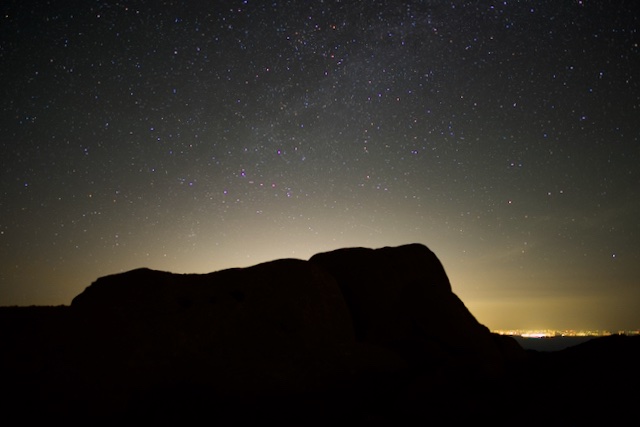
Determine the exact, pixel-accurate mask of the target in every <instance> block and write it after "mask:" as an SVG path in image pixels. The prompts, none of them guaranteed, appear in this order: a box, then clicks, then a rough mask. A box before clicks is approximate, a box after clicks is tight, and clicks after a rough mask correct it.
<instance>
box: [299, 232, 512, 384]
mask: <svg viewBox="0 0 640 427" xmlns="http://www.w3.org/2000/svg"><path fill="white" fill-rule="evenodd" d="M310 261H311V262H312V263H315V264H318V265H320V266H322V268H323V269H324V270H326V271H328V272H329V274H331V275H332V276H333V277H334V278H335V279H336V281H337V282H338V285H339V286H340V289H341V290H342V292H343V294H344V296H345V300H346V302H347V305H348V306H349V308H350V311H351V315H352V316H353V323H354V327H355V331H356V335H357V337H358V338H359V339H360V340H362V341H367V342H371V343H372V344H376V345H380V346H383V347H387V348H391V349H393V350H395V351H397V352H399V353H400V354H403V355H404V356H405V357H408V358H415V360H414V362H415V363H416V364H417V365H420V366H423V367H424V366H425V365H426V362H430V363H433V364H436V365H437V367H438V369H439V368H441V366H440V365H441V364H443V363H452V362H453V363H454V364H455V368H456V369H462V367H463V365H469V364H470V365H473V366H472V367H471V369H472V370H473V373H474V374H480V373H482V372H483V371H484V372H485V373H487V374H492V373H495V372H493V371H499V370H500V368H501V366H502V363H503V360H502V355H501V353H500V348H499V347H498V346H496V343H495V342H494V339H493V338H492V337H491V334H490V332H489V330H488V329H487V328H486V327H485V326H483V325H481V324H480V323H478V321H477V320H476V319H475V318H474V317H473V315H472V314H471V313H470V312H469V310H467V308H466V307H465V306H464V304H463V303H462V301H461V300H460V299H459V298H458V297H457V296H456V295H455V294H454V293H453V292H452V291H451V284H450V283H449V278H448V277H447V274H446V272H445V270H444V268H443V266H442V264H441V263H440V260H438V258H437V257H436V255H435V254H434V253H433V252H431V251H430V250H429V249H428V248H427V247H426V246H423V245H419V244H413V245H406V246H400V247H395V248H390V247H386V248H382V249H376V250H374V249H365V248H348V249H340V250H336V251H333V252H327V253H321V254H317V255H314V256H313V257H311V259H310Z"/></svg>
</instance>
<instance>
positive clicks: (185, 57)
mask: <svg viewBox="0 0 640 427" xmlns="http://www.w3.org/2000/svg"><path fill="white" fill-rule="evenodd" d="M0 9H1V10H2V16H1V17H0V19H2V25H1V26H0V37H1V38H0V41H1V47H0V61H1V65H0V81H1V82H2V84H1V88H2V89H1V90H2V98H1V102H2V111H3V113H2V116H1V118H0V119H1V121H0V131H1V133H0V138H1V156H0V157H1V159H2V160H1V162H2V184H1V185H2V187H1V192H0V195H1V200H0V260H1V264H2V270H1V272H0V304H1V305H31V304H37V305H57V304H69V303H70V301H71V299H72V298H73V297H74V296H75V295H77V294H78V293H80V292H81V291H82V290H83V289H84V288H85V287H86V286H88V285H89V284H90V283H91V282H92V281H93V280H95V279H96V278H97V277H99V276H103V275H107V274H112V273H117V272H120V271H125V270H129V269H133V268H137V267H141V266H146V267H150V268H155V269H160V270H168V271H173V272H210V271H216V270H220V269H224V268H230V267H241V266H248V265H253V264H256V263H259V262H264V261H269V260H272V259H277V258H289V257H292V258H303V259H306V258H308V257H310V256H311V255H312V254H314V253H316V252H320V251H325V250H331V249H336V248H339V247H345V246H367V247H381V246H394V245H399V244H403V243H410V242H420V243H423V244H426V245H427V246H428V247H430V248H431V249H432V250H433V251H434V252H435V253H436V254H437V255H438V256H439V257H440V259H441V260H442V262H443V264H444V266H445V269H446V270H447V272H448V274H449V275H450V278H451V281H452V286H453V290H454V292H456V293H457V294H458V296H460V298H461V299H462V300H463V301H464V302H465V304H466V305H467V306H468V307H469V309H470V310H471V312H472V313H473V314H474V315H476V317H477V318H478V320H479V321H480V322H482V323H484V324H486V325H487V326H489V327H491V328H534V327H537V328H542V327H548V328H581V329H584V328H595V329H612V330H618V329H627V330H628V329H637V328H638V327H640V310H637V305H638V304H637V303H638V302H639V301H640V282H639V280H640V279H638V277H639V273H640V267H639V266H640V249H639V245H638V244H639V243H640V226H639V225H638V221H637V218H638V217H639V214H640V194H639V192H640V167H639V166H638V165H639V164H640V141H639V138H640V120H639V119H638V117H639V116H640V88H639V79H640V76H639V72H640V47H639V44H638V43H639V41H640V37H639V34H638V28H639V24H640V22H639V19H638V16H640V14H639V13H638V11H637V9H636V8H635V7H634V2H623V1H611V2H596V1H593V2H592V1H555V0H554V1H536V2H527V1H503V2H488V1H473V2H470V1H454V2H442V1H421V2H417V1H416V2H399V1H387V2H340V1H325V2H304V1H269V2H261V1H228V2H205V1H194V2H161V1H157V2H143V1H130V2H127V1H122V2H115V1H113V2H112V1H103V2H100V1H93V2H85V1H77V2H62V3H60V2H51V3H49V4H42V3H41V2H37V3H36V2H31V1H6V2H3V4H2V6H0Z"/></svg>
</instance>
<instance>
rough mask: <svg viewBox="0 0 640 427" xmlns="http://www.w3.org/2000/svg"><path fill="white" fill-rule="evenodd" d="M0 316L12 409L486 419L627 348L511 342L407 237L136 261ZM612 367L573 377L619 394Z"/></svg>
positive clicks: (291, 418) (109, 414) (620, 342)
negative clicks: (535, 346)
mask: <svg viewBox="0 0 640 427" xmlns="http://www.w3.org/2000/svg"><path fill="white" fill-rule="evenodd" d="M0 331H1V332H0V339H1V340H2V343H3V347H4V351H3V352H2V355H1V356H0V362H1V364H0V366H2V368H0V374H2V377H3V378H5V379H6V380H5V381H4V382H3V383H2V385H0V387H1V389H0V391H2V392H3V395H5V396H9V398H8V399H7V400H5V401H4V405H6V406H5V407H4V408H2V409H3V410H4V411H6V413H7V414H10V415H12V416H17V415H20V416H21V417H22V418H23V419H24V418H26V419H27V421H45V420H52V419H55V420H61V421H71V422H86V421H88V420H92V419H96V418H99V419H101V420H107V421H111V422H119V421H122V420H129V421H130V420H138V421H147V422H148V421H154V420H156V421H160V420H161V421H167V420H172V421H175V422H184V421H189V420H196V419H197V420H200V419H201V418H202V417H204V418H207V419H210V420H211V421H218V422H222V423H229V422H234V423H237V422H242V423H244V422H246V423H253V422H257V421H264V420H272V421H277V422H280V423H281V424H296V425H307V424H316V423H318V422H334V421H336V420H343V421H344V420H349V422H350V423H352V424H362V423H367V424H368V423H369V422H370V421H371V422H379V423H387V422H391V421H393V422H407V423H408V422H409V421H410V420H411V421H414V420H420V421H422V422H428V421H430V420H433V419H435V418H434V417H436V418H437V417H443V416H446V417H448V419H449V420H451V421H470V420H476V421H477V420H478V419H495V416H496V409H495V401H496V400H499V401H501V402H503V404H512V405H517V402H519V401H520V400H521V399H536V398H538V397H539V395H538V392H539V391H540V390H542V389H543V387H546V386H548V385H549V384H552V383H553V384H556V383H557V379H558V378H565V379H567V380H569V383H570V382H571V381H574V382H577V383H580V382H579V381H578V379H579V378H580V375H579V373H576V372H574V370H573V369H572V366H583V365H581V364H580V363H581V362H579V361H580V360H582V361H588V362H585V363H595V364H597V363H600V362H603V361H605V363H609V364H613V363H616V362H615V361H616V360H618V359H619V360H628V358H629V357H630V358H633V357H636V356H638V355H639V354H640V351H639V350H638V346H639V343H640V340H638V339H631V338H630V337H618V338H615V339H613V338H612V339H611V340H602V341H600V340H599V339H598V342H601V343H603V346H602V347H600V346H597V345H595V346H594V347H584V349H582V348H576V349H575V350H572V351H568V350H566V351H563V352H559V353H562V354H557V355H556V354H545V353H539V352H533V351H525V350H524V349H523V348H522V347H521V346H520V345H519V344H518V343H517V342H516V341H515V340H514V339H513V338H511V337H506V336H500V335H497V334H492V333H491V332H490V331H489V330H488V329H487V328H486V327H485V326H484V325H482V324H480V323H479V322H478V321H477V320H476V319H475V317H474V316H473V315H472V314H471V313H470V312H469V311H468V309H467V308H466V307H465V305H464V303H463V302H462V301H461V300H460V299H459V298H458V297H457V296H456V295H455V294H454V293H453V292H452V287H451V284H450V282H449V278H448V276H447V274H446V272H445V269H444V268H443V266H442V264H441V263H440V260H439V259H438V258H437V257H436V255H435V254H434V253H433V252H432V251H431V250H429V249H428V248H427V247H426V246H424V245H421V244H410V245H403V246H398V247H384V248H379V249H370V248H344V249H338V250H335V251H330V252H324V253H320V254H316V255H314V256H312V257H311V258H310V259H309V260H307V261H305V260H298V259H281V260H274V261H271V262H266V263H262V264H258V265H255V266H252V267H247V268H236V269H229V270H222V271H218V272H213V273H208V274H173V273H169V272H162V271H155V270H149V269H144V268H142V269H136V270H132V271H129V272H126V273H121V274H115V275H111V276H106V277H102V278H99V279H98V280H96V281H95V282H94V283H93V284H91V285H90V286H89V287H87V288H86V289H85V290H84V291H83V292H82V293H81V294H79V295H78V296H76V297H75V298H74V299H73V301H72V303H71V305H70V306H68V307H58V308H38V307H34V308H31V309H19V308H0ZM607 348H611V349H612V351H611V352H608V351H607ZM619 351H624V352H625V354H626V356H624V358H623V357H622V356H620V355H619V354H618V352H619ZM593 354H597V357H595V358H594V357H592V356H591V355H593ZM585 368H586V367H585ZM601 372H605V371H601ZM532 374H533V375H532ZM613 374H619V371H616V372H612V375H600V376H593V378H597V381H596V383H595V385H596V386H594V387H582V388H581V389H580V391H581V392H582V393H583V394H586V393H589V392H591V393H593V396H591V397H598V398H601V399H602V401H604V402H606V401H608V399H610V398H614V397H615V398H616V399H618V400H617V402H618V403H619V402H621V401H622V402H625V401H626V400H625V399H626V396H627V395H624V394H622V395H621V394H619V393H612V392H610V391H609V392H608V394H607V395H601V394H599V393H600V388H599V387H597V385H598V384H606V385H607V386H608V387H609V389H611V388H614V389H615V388H616V387H618V386H620V387H622V386H625V385H627V384H628V383H629V382H633V383H635V385H637V380H638V374H637V372H636V371H630V372H629V373H628V375H626V376H623V375H613ZM545 380H546V381H547V382H546V383H545ZM598 381H599V382H598ZM580 384H582V383H580ZM636 388H637V387H636ZM574 391H575V390H573V389H571V390H569V389H567V390H566V392H567V393H566V395H563V394H562V393H561V391H559V389H553V390H552V391H550V392H547V395H553V396H555V397H556V398H558V399H560V398H564V399H565V401H566V400H567V399H571V398H572V397H571V396H570V395H571V393H573V392H574ZM629 396H630V398H631V399H633V398H637V397H638V392H637V391H635V392H631V393H630V394H629ZM629 402H631V400H629ZM611 403H612V404H613V402H611ZM507 418H508V417H507ZM505 420H506V418H505ZM562 420H565V418H562ZM532 421H536V422H541V421H542V420H541V419H535V420H532Z"/></svg>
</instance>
